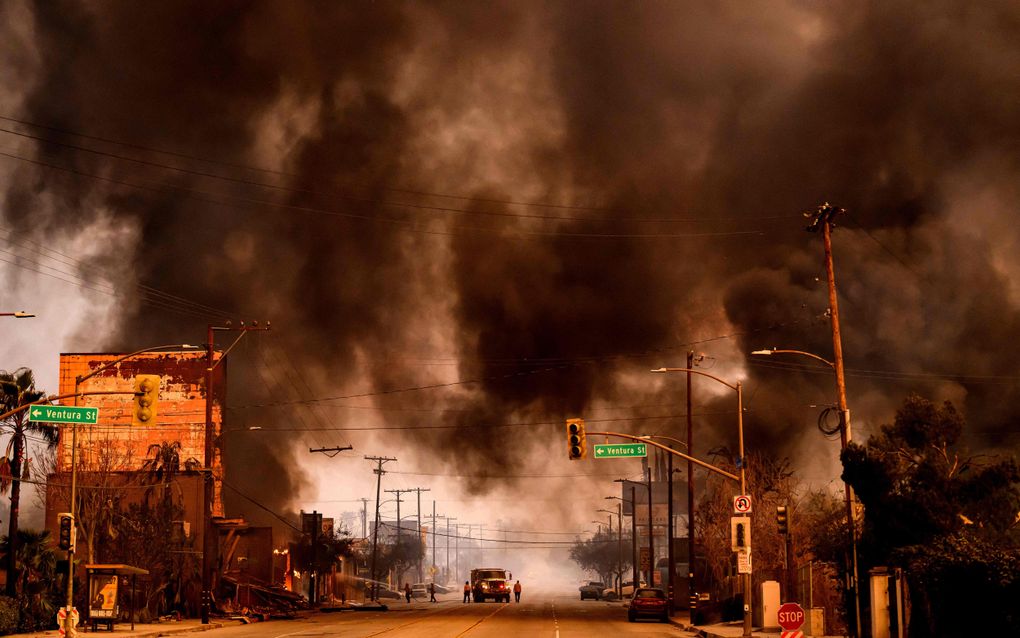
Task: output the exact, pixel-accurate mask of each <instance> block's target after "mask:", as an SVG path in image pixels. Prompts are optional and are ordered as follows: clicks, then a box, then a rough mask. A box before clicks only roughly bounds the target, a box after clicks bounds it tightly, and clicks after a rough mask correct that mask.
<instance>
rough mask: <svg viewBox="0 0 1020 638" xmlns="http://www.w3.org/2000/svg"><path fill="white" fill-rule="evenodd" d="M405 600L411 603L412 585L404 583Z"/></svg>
mask: <svg viewBox="0 0 1020 638" xmlns="http://www.w3.org/2000/svg"><path fill="white" fill-rule="evenodd" d="M404 598H406V599H407V602H408V603H410V602H411V583H404Z"/></svg>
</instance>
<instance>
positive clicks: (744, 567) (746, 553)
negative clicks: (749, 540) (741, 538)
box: [737, 547, 751, 574]
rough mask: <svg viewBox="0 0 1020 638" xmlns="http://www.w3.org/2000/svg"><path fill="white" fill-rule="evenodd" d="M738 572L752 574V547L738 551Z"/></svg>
mask: <svg viewBox="0 0 1020 638" xmlns="http://www.w3.org/2000/svg"><path fill="white" fill-rule="evenodd" d="M737 573H738V574H750V573H751V548H750V547H748V548H747V549H742V550H740V551H739V552H737Z"/></svg>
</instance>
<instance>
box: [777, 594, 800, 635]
mask: <svg viewBox="0 0 1020 638" xmlns="http://www.w3.org/2000/svg"><path fill="white" fill-rule="evenodd" d="M776 615H777V616H778V620H779V626H780V627H782V628H783V633H782V638H804V632H803V631H801V630H800V626H801V625H803V624H804V609H803V608H802V607H801V606H800V605H798V604H797V603H784V604H783V605H781V606H780V607H779V611H778V612H777V614H776Z"/></svg>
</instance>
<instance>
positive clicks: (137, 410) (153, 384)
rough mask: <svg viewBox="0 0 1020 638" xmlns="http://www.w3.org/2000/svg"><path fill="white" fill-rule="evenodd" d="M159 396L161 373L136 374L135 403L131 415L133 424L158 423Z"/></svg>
mask: <svg viewBox="0 0 1020 638" xmlns="http://www.w3.org/2000/svg"><path fill="white" fill-rule="evenodd" d="M158 398H159V375H158V374H139V375H136V376H135V404H134V410H133V411H132V417H131V423H132V425H153V424H155V423H156V400H157V399H158Z"/></svg>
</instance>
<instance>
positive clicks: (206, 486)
mask: <svg viewBox="0 0 1020 638" xmlns="http://www.w3.org/2000/svg"><path fill="white" fill-rule="evenodd" d="M208 328H209V330H208V334H207V339H206V344H205V345H206V368H205V463H204V465H205V467H204V468H203V471H204V479H205V481H204V483H203V490H202V500H203V504H204V507H203V521H202V523H203V525H202V527H203V532H202V624H203V625H208V624H209V612H210V611H211V610H212V590H213V587H214V585H215V583H213V556H214V554H215V553H216V547H217V545H218V544H219V543H218V542H217V540H218V539H216V538H215V535H216V529H215V528H214V527H213V523H212V519H213V504H214V502H215V500H216V488H215V483H214V481H215V477H214V476H213V465H214V464H215V460H216V447H217V444H216V441H217V438H218V437H217V436H216V428H215V426H214V425H213V371H214V370H215V369H216V366H218V365H219V364H220V363H222V362H223V360H224V359H226V357H227V355H228V354H229V353H230V351H231V350H232V349H233V348H234V346H236V345H237V343H238V342H239V341H240V340H241V339H242V338H243V337H244V335H246V334H247V333H249V332H253V331H259V330H269V322H268V321H267V322H266V325H265V326H263V327H260V326H259V323H258V322H257V321H253V322H252V323H251V325H250V326H246V325H244V322H243V321H242V322H241V325H240V326H239V327H237V328H233V327H231V326H230V323H229V322H228V323H227V325H226V326H213V325H211V324H209V326H208ZM216 331H222V332H239V333H240V334H239V335H237V339H235V340H234V343H232V344H230V347H228V348H227V349H226V350H224V351H223V354H221V355H220V358H219V359H218V360H216V361H213V358H214V353H215V349H214V346H213V339H214V335H215V334H216ZM220 418H221V422H222V416H221V417H220Z"/></svg>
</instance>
